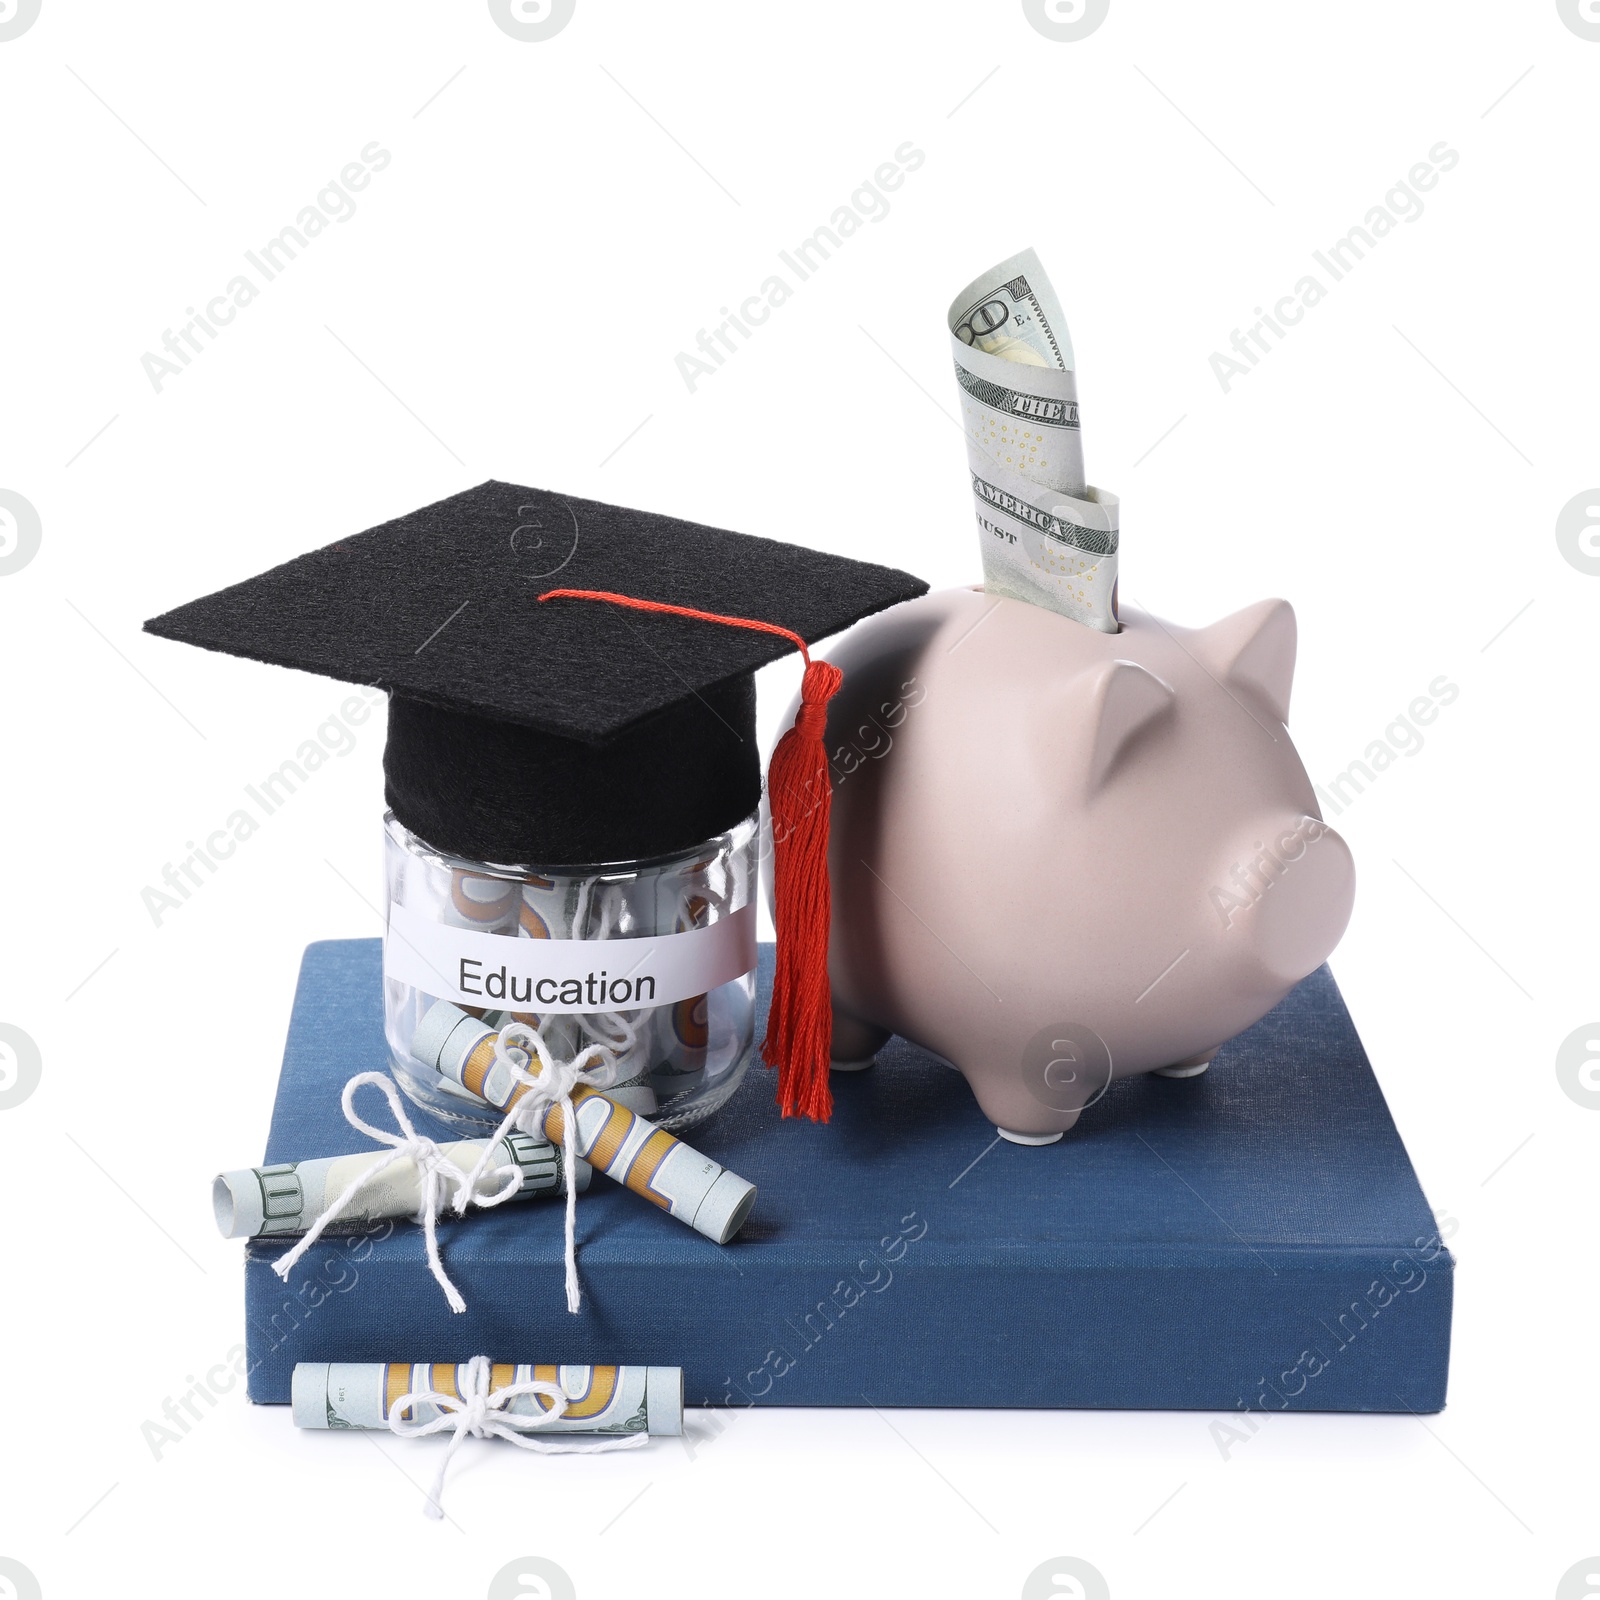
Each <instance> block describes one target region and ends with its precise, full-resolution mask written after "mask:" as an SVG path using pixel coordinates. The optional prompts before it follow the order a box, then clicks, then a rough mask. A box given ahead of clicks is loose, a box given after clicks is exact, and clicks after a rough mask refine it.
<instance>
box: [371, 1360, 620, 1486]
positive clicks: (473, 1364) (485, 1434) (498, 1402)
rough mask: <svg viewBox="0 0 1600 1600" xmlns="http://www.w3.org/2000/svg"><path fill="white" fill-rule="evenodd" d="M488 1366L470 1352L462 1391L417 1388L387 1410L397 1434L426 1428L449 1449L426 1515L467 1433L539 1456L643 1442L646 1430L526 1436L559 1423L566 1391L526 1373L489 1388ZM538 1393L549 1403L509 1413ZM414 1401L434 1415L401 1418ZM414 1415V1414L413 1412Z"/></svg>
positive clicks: (591, 1452) (412, 1433)
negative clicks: (446, 1440) (578, 1437)
mask: <svg viewBox="0 0 1600 1600" xmlns="http://www.w3.org/2000/svg"><path fill="white" fill-rule="evenodd" d="M490 1373H491V1367H490V1362H489V1358H488V1357H487V1356H474V1357H473V1358H472V1359H471V1360H470V1361H469V1362H467V1363H466V1365H465V1367H464V1368H463V1369H462V1371H461V1373H460V1376H459V1377H458V1379H457V1383H458V1385H459V1387H460V1388H461V1390H462V1394H461V1397H460V1398H459V1399H458V1398H457V1397H456V1396H455V1395H453V1394H439V1393H438V1392H437V1391H435V1390H432V1389H418V1390H416V1391H414V1392H413V1393H411V1394H405V1395H401V1397H400V1398H399V1399H398V1400H397V1401H395V1403H394V1405H393V1406H391V1407H390V1409H389V1428H390V1430H391V1431H392V1432H394V1433H396V1434H398V1435H399V1436H400V1437H401V1438H402V1439H416V1438H420V1437H422V1436H423V1435H425V1434H430V1433H449V1434H450V1435H451V1438H450V1448H449V1449H448V1450H446V1451H445V1453H444V1460H443V1461H441V1462H440V1463H439V1473H438V1476H437V1477H436V1478H435V1479H434V1480H433V1487H432V1488H431V1489H429V1491H428V1498H427V1502H426V1503H425V1505H424V1506H423V1509H424V1510H425V1511H426V1512H427V1514H428V1515H429V1516H430V1517H442V1516H443V1515H444V1507H443V1505H442V1504H441V1503H440V1496H441V1495H442V1494H443V1492H444V1475H445V1473H446V1472H448V1471H449V1470H450V1460H451V1457H452V1456H454V1455H455V1453H456V1451H457V1449H458V1448H459V1447H460V1445H461V1441H462V1440H463V1439H465V1438H467V1437H468V1436H469V1435H470V1436H472V1437H473V1438H477V1439H490V1438H494V1439H505V1440H507V1441H508V1442H509V1443H511V1444H514V1445H516V1446H517V1447H518V1448H519V1449H522V1450H534V1451H537V1452H538V1453H539V1454H541V1455H550V1456H557V1455H596V1454H599V1453H600V1452H601V1451H605V1450H633V1449H636V1448H637V1447H638V1446H640V1445H642V1444H648V1443H649V1442H650V1441H649V1435H648V1434H643V1433H633V1434H628V1435H626V1436H625V1437H622V1438H617V1439H591V1440H583V1441H573V1442H568V1441H566V1440H562V1441H560V1442H556V1441H552V1440H544V1439H531V1438H529V1437H528V1435H529V1434H531V1433H536V1432H537V1431H538V1430H540V1429H541V1428H548V1427H550V1426H551V1424H552V1423H555V1422H559V1421H560V1420H561V1418H562V1416H563V1415H564V1414H565V1412H566V1409H567V1396H566V1392H565V1391H564V1390H563V1389H562V1388H561V1386H560V1384H557V1383H548V1382H546V1381H545V1380H544V1379H542V1378H529V1379H527V1380H525V1381H524V1382H522V1383H508V1384H507V1385H506V1386H505V1387H504V1388H503V1389H491V1388H490V1387H489V1378H490ZM525 1394H528V1395H543V1396H544V1397H545V1398H546V1399H548V1400H549V1401H550V1402H551V1404H550V1408H549V1410H547V1411H534V1412H513V1411H510V1410H508V1409H507V1407H508V1406H509V1405H510V1403H511V1402H512V1401H513V1400H515V1399H516V1398H517V1397H518V1396H519V1395H525ZM416 1405H431V1406H433V1407H434V1408H435V1409H436V1410H437V1411H438V1413H439V1414H438V1415H437V1416H436V1417H434V1418H433V1419H432V1420H431V1421H429V1422H422V1421H420V1420H412V1421H407V1420H406V1416H405V1414H406V1412H407V1411H409V1410H410V1409H411V1408H412V1407H413V1406H416ZM419 1415H420V1414H419Z"/></svg>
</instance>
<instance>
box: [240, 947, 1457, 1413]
mask: <svg viewBox="0 0 1600 1600" xmlns="http://www.w3.org/2000/svg"><path fill="white" fill-rule="evenodd" d="M380 969H381V957H380V946H379V941H378V940H376V939H357V940H340V941H332V942H328V943H322V944H314V945H312V946H311V947H310V948H309V949H308V950H307V951H306V956H305V962H304V965H303V966H302V968H301V973H300V984H299V990H298V993H297V995H296V998H295V1005H294V1015H293V1019H292V1021H291V1024H290V1029H289V1041H288V1048H287V1050H286V1051H285V1054H284V1063H283V1074H282V1078H281V1080H280V1082H279V1086H278V1096H277V1103H276V1107H275V1109H274V1112H273V1118H272V1131H271V1134H270V1136H269V1137H268V1140H267V1148H266V1152H265V1160H266V1161H267V1162H279V1161H291V1160H299V1159H304V1158H306V1157H311V1156H328V1155H336V1154H339V1153H341V1152H344V1151H350V1150H359V1149H363V1148H366V1147H367V1145H368V1141H367V1140H365V1139H364V1138H362V1137H361V1136H360V1135H358V1134H356V1133H355V1132H353V1131H352V1130H351V1129H350V1128H349V1127H348V1126H347V1125H346V1123H345V1121H344V1118H343V1115H342V1114H341V1112H340V1109H339V1094H340V1090H341V1088H342V1087H343V1084H344V1082H345V1080H346V1079H347V1078H349V1077H350V1076H352V1075H353V1074H354V1073H357V1072H362V1071H367V1070H373V1069H377V1070H386V1068H387V1057H386V1051H385V1046H384V1039H383V1017H382V986H381V978H380ZM770 971H771V951H770V949H764V950H763V952H762V985H763V993H764V992H765V988H766V985H767V983H768V982H769V981H770ZM764 1005H765V1001H764V1000H763V1001H762V1006H763V1009H764ZM833 1092H834V1106H835V1109H834V1115H833V1120H832V1122H831V1123H829V1124H827V1125H826V1126H816V1125H814V1124H811V1123H808V1122H799V1121H793V1120H791V1121H788V1122H785V1121H784V1120H782V1119H781V1118H780V1117H779V1116H778V1113H777V1109H776V1107H775V1106H774V1104H773V1081H772V1075H771V1074H770V1073H768V1072H766V1071H765V1070H764V1069H762V1068H761V1066H760V1065H759V1063H757V1064H756V1065H754V1066H752V1067H751V1069H750V1072H749V1074H748V1075H747V1077H746V1079H745V1082H744V1084H743V1085H742V1086H741V1088H740V1090H739V1091H738V1093H737V1094H736V1095H735V1096H734V1097H733V1099H732V1100H731V1101H730V1102H729V1103H728V1105H727V1106H726V1107H724V1108H723V1109H722V1110H721V1111H720V1112H718V1113H717V1115H716V1116H715V1117H714V1118H712V1120H711V1121H709V1122H707V1123H705V1124H704V1125H702V1126H701V1127H699V1128H696V1129H694V1130H692V1131H691V1132H690V1133H689V1135H688V1138H689V1142H690V1143H691V1144H693V1145H694V1146H695V1147H696V1148H697V1149H699V1150H701V1151H703V1152H704V1153H705V1154H706V1155H708V1156H711V1157H713V1158H714V1159H716V1160H718V1161H720V1162H722V1163H723V1165H724V1166H726V1167H729V1168H730V1169H731V1170H733V1171H734V1172H737V1173H739V1174H741V1175H742V1176H744V1177H746V1178H748V1179H750V1180H751V1181H752V1182H754V1183H756V1184H757V1185H758V1186H759V1189H760V1193H759V1196H758V1198H757V1200H756V1204H755V1209H754V1210H753V1211H752V1213H751V1216H750V1220H749V1221H748V1223H746V1225H745V1228H744V1231H743V1232H742V1233H741V1234H740V1236H739V1237H738V1238H737V1239H736V1240H735V1241H734V1242H733V1243H732V1244H729V1245H725V1246H719V1245H716V1244H714V1243H712V1242H711V1241H710V1240H709V1239H705V1238H702V1237H701V1236H700V1235H699V1234H697V1233H694V1232H693V1231H691V1230H690V1229H689V1228H688V1227H686V1226H684V1225H683V1224H682V1223H681V1222H678V1221H675V1220H674V1219H672V1218H671V1217H669V1216H667V1215H666V1214H664V1213H663V1212H661V1211H659V1210H657V1209H656V1208H655V1207H653V1206H650V1205H647V1204H645V1203H643V1202H642V1201H641V1200H640V1199H639V1198H638V1197H637V1196H635V1195H632V1194H630V1193H628V1192H627V1191H626V1190H623V1189H621V1188H619V1187H617V1186H616V1185H615V1184H612V1183H610V1182H608V1181H607V1180H606V1179H605V1178H604V1177H603V1176H602V1175H600V1174H598V1173H597V1174H596V1175H595V1177H594V1180H593V1182H592V1184H591V1185H590V1187H589V1189H588V1191H587V1192H586V1193H584V1194H582V1195H580V1196H579V1199H578V1239H579V1254H578V1262H579V1270H580V1273H581V1277H582V1283H583V1309H582V1311H581V1312H580V1313H579V1314H578V1315H576V1316H573V1315H570V1314H569V1313H568V1312H567V1310H566V1305H565V1300H564V1297H563V1291H562V1282H563V1277H562V1202H561V1200H560V1199H559V1197H558V1198H555V1199H549V1200H546V1199H538V1200H533V1201H529V1202H524V1203H522V1204H519V1205H515V1206H506V1207H503V1208H501V1209H499V1210H496V1211H488V1212H477V1213H472V1214H469V1215H468V1216H467V1217H465V1218H462V1219H456V1220H451V1221H447V1222H444V1223H442V1224H441V1225H440V1229H439V1233H440V1239H441V1243H442V1247H443V1254H444V1260H445V1266H446V1269H447V1270H448V1272H449V1273H450V1276H451V1277H452V1278H453V1279H454V1280H455V1282H456V1284H457V1286H458V1287H459V1288H460V1289H461V1291H462V1293H463V1294H464V1295H465V1296H466V1300H467V1307H468V1309H467V1311H466V1313H465V1314H463V1315H461V1316H456V1315H453V1314H452V1313H451V1311H450V1309H449V1307H448V1306H447V1305H446V1303H445V1299H444V1296H443V1294H442V1293H441V1292H440V1290H439V1287H438V1285H437V1284H436V1283H435V1282H434V1280H433V1278H432V1276H431V1275H430V1273H429V1271H428V1268H427V1265H426V1261H425V1257H424V1254H423V1236H422V1230H421V1229H420V1228H418V1227H416V1226H415V1225H413V1224H411V1223H409V1222H398V1223H394V1224H392V1225H388V1226H385V1225H381V1224H380V1225H378V1227H377V1228H376V1229H375V1230H374V1231H371V1232H369V1233H352V1234H346V1235H343V1236H333V1237H327V1238H324V1239H323V1240H322V1241H320V1242H319V1244H318V1245H317V1247H315V1248H314V1249H312V1250H311V1251H310V1252H309V1253H308V1254H307V1255H306V1256H305V1258H304V1259H303V1260H302V1261H301V1262H300V1263H299V1265H298V1266H297V1267H296V1268H295V1269H294V1271H293V1272H292V1273H291V1274H290V1278H289V1281H288V1283H287V1284H285V1283H283V1282H281V1281H280V1280H279V1279H278V1277H277V1276H276V1274H274V1273H273V1271H272V1270H271V1264H272V1262H274V1261H275V1260H276V1259H278V1257H279V1256H281V1255H282V1254H283V1253H284V1252H285V1251H286V1250H287V1249H288V1248H289V1243H288V1242H285V1241H283V1240H270V1241H269V1240H259V1241H252V1242H251V1243H249V1244H248V1245H247V1246H246V1249H245V1256H246V1264H245V1303H246V1320H247V1348H248V1353H249V1391H250V1396H251V1398H252V1399H253V1400H256V1401H260V1402H269V1403H274V1404H283V1403H286V1402H287V1401H288V1399H289V1379H290V1374H291V1372H292V1371H293V1368H294V1364H295V1363H296V1362H297V1361H465V1360H466V1359H467V1358H468V1357H470V1356H474V1355H480V1354H482V1355H488V1356H491V1357H493V1358H494V1359H495V1360H498V1361H535V1360H536V1361H541V1362H574V1363H582V1362H594V1363H607V1362H627V1363H637V1364H639V1365H652V1366H681V1367H682V1368H683V1369H684V1375H685V1385H686V1393H685V1397H686V1399H687V1401H688V1403H689V1404H691V1405H695V1404H702V1405H728V1406H742V1405H750V1404H755V1405H806V1406H816V1405H838V1406H859V1405H862V1404H865V1403H867V1402H869V1401H870V1403H871V1404H873V1405H877V1406H1116V1407H1159V1408H1180V1409H1198V1410H1206V1411H1219V1412H1220V1411H1231V1410H1236V1409H1240V1408H1246V1409H1250V1410H1283V1409H1289V1410H1314V1411H1413V1412H1432V1411H1438V1410H1439V1409H1440V1408H1441V1407H1442V1406H1443V1405H1444V1399H1445V1379H1446V1371H1447V1367H1448V1361H1449V1349H1450V1305H1451V1273H1452V1269H1453V1266H1454V1263H1453V1261H1452V1259H1451V1257H1450V1254H1449V1252H1448V1251H1447V1250H1446V1249H1445V1248H1444V1247H1443V1245H1442V1244H1441V1243H1440V1241H1439V1238H1438V1235H1437V1232H1436V1229H1435V1225H1434V1222H1433V1218H1432V1216H1431V1214H1430V1212H1429V1209H1428V1204H1427V1202H1426V1200H1425V1199H1424V1198H1423V1194H1422V1190H1421V1188H1420V1186H1419V1185H1418V1183H1417V1179H1416V1175H1415V1174H1414V1173H1413V1171H1412V1169H1411V1163H1410V1161H1409V1160H1408V1159H1407V1156H1406V1151H1405V1146H1404V1145H1403V1144H1402V1143H1401V1142H1400V1136H1399V1134H1398V1133H1397V1132H1396V1131H1395V1127H1394V1123H1393V1122H1392V1120H1391V1119H1390V1116H1389V1111H1388V1107H1387V1106H1386V1105H1385V1104H1384V1100H1383V1095H1382V1092H1381V1091H1380V1090H1379V1088H1378V1085H1377V1082H1376V1080H1375V1079H1374V1077H1373V1075H1372V1069H1371V1067H1370V1066H1369V1065H1368V1063H1367V1058H1366V1054H1365V1052H1364V1051H1363V1049H1362V1047H1361V1042H1360V1040H1359V1039H1358V1038H1357V1036H1356V1032H1355V1029H1354V1027H1353V1026H1352V1025H1351V1022H1350V1017H1349V1014H1348V1013H1347V1012H1346V1010H1345V1007H1344V1003H1343V1001H1342V1000H1341V999H1340V996H1339V991H1338V989H1337V988H1336V987H1335V985H1334V981H1333V978H1332V976H1331V975H1330V973H1329V972H1328V970H1327V968H1325V967H1324V968H1323V969H1322V970H1320V971H1318V972H1316V973H1313V974H1312V975H1311V976H1310V977H1309V978H1307V979H1306V980H1305V982H1304V983H1302V984H1301V985H1300V986H1299V987H1298V988H1297V989H1296V990H1295V991H1294V992H1293V993H1292V994H1291V995H1290V996H1289V997H1288V999H1286V1000H1285V1001H1284V1002H1283V1003H1282V1005H1280V1006H1279V1007H1278V1008H1277V1009H1276V1010H1275V1011H1273V1012H1272V1013H1271V1014H1270V1015H1268V1016H1267V1017H1265V1018H1263V1019H1262V1021H1260V1022H1259V1023H1257V1024H1256V1025H1255V1027H1253V1028H1251V1029H1250V1030H1249V1031H1248V1032H1247V1033H1245V1034H1242V1035H1241V1036H1240V1037H1239V1038H1237V1039H1235V1040H1234V1041H1233V1042H1232V1043H1231V1044H1228V1045H1227V1046H1225V1047H1224V1048H1223V1050H1222V1053H1221V1054H1220V1055H1219V1056H1218V1057H1217V1059H1216V1061H1215V1063H1214V1064H1213V1065H1212V1067H1211V1070H1210V1071H1209V1072H1207V1073H1206V1074H1205V1075H1204V1076H1203V1077H1199V1078H1192V1079H1182V1080H1179V1079H1164V1078H1157V1077H1152V1076H1145V1077H1139V1078H1131V1079H1125V1080H1121V1081H1119V1082H1116V1083H1114V1084H1113V1085H1112V1086H1111V1088H1110V1090H1109V1091H1108V1092H1107V1093H1106V1094H1105V1095H1104V1097H1103V1098H1102V1099H1101V1100H1100V1101H1099V1102H1098V1103H1097V1104H1096V1105H1095V1106H1094V1107H1093V1108H1092V1109H1091V1110H1090V1111H1089V1112H1087V1113H1086V1114H1085V1115H1084V1117H1083V1119H1082V1121H1081V1122H1080V1123H1079V1124H1078V1126H1077V1127H1076V1128H1075V1129H1074V1130H1073V1131H1072V1132H1071V1133H1069V1134H1068V1135H1067V1136H1066V1137H1065V1138H1064V1139H1062V1140H1061V1141H1060V1142H1059V1143H1057V1144H1055V1145H1050V1146H1047V1147H1045V1148H1042V1149H1025V1148H1020V1147H1018V1146H1016V1145H1012V1144H1009V1143H1006V1142H1004V1141H1000V1140H997V1139H996V1136H995V1132H994V1129H993V1128H992V1127H991V1126H990V1125H989V1123H988V1122H987V1121H985V1119H984V1117H983V1115H982V1113H981V1112H980V1111H979V1110H978V1107H977V1105H976V1103H975V1102H974V1100H973V1098H972V1095H971V1093H970V1092H969V1091H968V1089H967V1086H966V1082H965V1080H964V1079H962V1078H961V1077H960V1076H959V1074H957V1073H955V1072H953V1071H951V1070H950V1069H949V1068H948V1067H946V1066H945V1065H943V1064H942V1063H941V1062H939V1061H937V1060H936V1059H934V1058H933V1057H931V1056H929V1055H928V1054H926V1053H925V1052H924V1051H921V1050H919V1049H917V1048H916V1047H914V1046H912V1045H908V1044H906V1043H905V1042H904V1041H903V1040H899V1039H896V1040H894V1041H893V1042H892V1043H890V1044H889V1045H888V1046H887V1047H886V1048H885V1049H884V1050H883V1052H882V1053H881V1054H880V1056H879V1058H878V1064H877V1066H876V1067H874V1068H872V1069H871V1070H870V1071H867V1072H861V1073H855V1074H836V1075H835V1077H834V1084H833ZM374 1098H376V1097H374ZM413 1120H414V1121H415V1123H416V1126H417V1128H418V1130H419V1131H420V1132H425V1133H431V1134H433V1135H434V1136H435V1137H438V1138H441V1139H447V1138H459V1137H461V1134H460V1131H459V1130H451V1129H448V1128H445V1127H442V1126H439V1125H437V1124H434V1123H432V1122H430V1120H429V1119H428V1118H427V1117H426V1116H425V1115H424V1114H423V1113H422V1112H420V1111H413Z"/></svg>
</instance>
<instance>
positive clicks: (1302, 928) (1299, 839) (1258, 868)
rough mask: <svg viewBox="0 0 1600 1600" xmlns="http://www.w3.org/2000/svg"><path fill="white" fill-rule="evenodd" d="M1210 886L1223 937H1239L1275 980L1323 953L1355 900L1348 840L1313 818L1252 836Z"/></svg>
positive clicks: (1293, 977)
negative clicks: (1220, 880)
mask: <svg viewBox="0 0 1600 1600" xmlns="http://www.w3.org/2000/svg"><path fill="white" fill-rule="evenodd" d="M1224 884H1225V887H1223V888H1221V889H1220V890H1219V891H1214V892H1213V895H1212V903H1213V905H1214V906H1215V907H1216V910H1217V913H1218V916H1219V919H1220V921H1221V925H1222V929H1223V934H1224V937H1225V938H1232V937H1238V936H1241V935H1242V936H1243V938H1244V939H1245V940H1246V941H1247V942H1248V945H1249V948H1250V951H1251V954H1252V956H1253V958H1254V960H1255V961H1256V962H1258V963H1259V964H1260V965H1261V967H1262V968H1263V969H1264V970H1265V972H1266V973H1267V975H1268V976H1269V977H1270V978H1271V979H1272V980H1273V981H1274V982H1275V983H1278V984H1284V985H1288V984H1295V983H1298V982H1299V981H1300V980H1301V979H1302V978H1304V977H1306V976H1307V975H1308V974H1309V973H1312V972H1315V971H1316V969H1317V968H1318V967H1320V966H1321V965H1322V963H1323V962H1324V961H1325V960H1327V958H1328V956H1329V954H1330V953H1331V952H1332V950H1333V948H1334V946H1335V945H1337V944H1338V942H1339V939H1340V937H1341V936H1342V935H1343V933H1344V930H1345V925H1346V924H1347V923H1348V922H1349V920H1350V910H1351V907H1352V905H1353V904H1354V902H1355V886H1356V873H1355V863H1354V862H1353V861H1352V860H1351V857H1350V847H1349V846H1348V845H1347V844H1346V843H1345V842H1344V840H1343V839H1342V838H1341V837H1340V836H1339V835H1338V834H1337V833H1335V832H1334V830H1333V829H1332V828H1330V827H1329V826H1328V825H1327V823H1325V822H1322V821H1320V820H1319V819H1317V818H1316V817H1306V816H1302V817H1298V818H1288V819H1285V821H1284V824H1283V825H1281V826H1272V827H1269V828H1265V829H1262V830H1260V831H1258V832H1256V833H1253V834H1252V835H1250V836H1249V838H1248V840H1247V841H1246V845H1245V847H1244V848H1242V849H1241V850H1239V852H1238V853H1237V856H1236V859H1235V861H1234V863H1233V865H1232V866H1231V867H1230V869H1229V871H1228V873H1227V875H1226V877H1225V879H1224Z"/></svg>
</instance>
